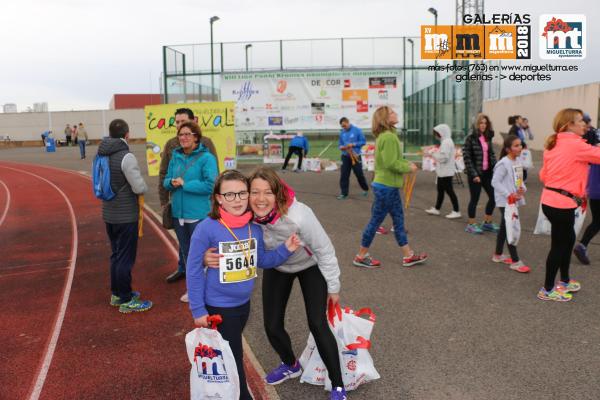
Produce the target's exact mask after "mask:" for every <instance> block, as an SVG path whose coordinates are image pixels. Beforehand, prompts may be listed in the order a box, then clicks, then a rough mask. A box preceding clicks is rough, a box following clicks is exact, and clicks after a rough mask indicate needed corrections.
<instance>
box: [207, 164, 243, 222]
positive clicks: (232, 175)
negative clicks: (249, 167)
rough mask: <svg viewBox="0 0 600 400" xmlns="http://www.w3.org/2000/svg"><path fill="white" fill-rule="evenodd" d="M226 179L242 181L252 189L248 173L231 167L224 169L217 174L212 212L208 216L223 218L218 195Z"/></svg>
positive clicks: (211, 197) (212, 199)
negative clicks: (247, 176)
mask: <svg viewBox="0 0 600 400" xmlns="http://www.w3.org/2000/svg"><path fill="white" fill-rule="evenodd" d="M225 181H240V182H243V183H244V185H246V190H248V191H250V183H249V181H248V178H246V175H244V174H242V173H241V172H240V171H237V170H235V169H230V170H227V171H223V172H221V173H220V174H219V176H217V180H216V181H215V186H214V187H213V192H212V195H211V196H210V202H211V206H210V212H209V213H208V216H209V217H210V218H212V219H219V218H221V213H220V211H219V207H220V205H219V201H218V200H217V195H218V194H221V184H222V183H223V182H225Z"/></svg>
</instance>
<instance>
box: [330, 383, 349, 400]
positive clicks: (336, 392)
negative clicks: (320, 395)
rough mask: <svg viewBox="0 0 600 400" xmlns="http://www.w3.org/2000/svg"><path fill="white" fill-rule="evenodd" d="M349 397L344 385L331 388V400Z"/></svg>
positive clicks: (344, 399)
mask: <svg viewBox="0 0 600 400" xmlns="http://www.w3.org/2000/svg"><path fill="white" fill-rule="evenodd" d="M347 399H348V397H347V396H346V390H344V388H342V387H339V386H338V387H334V388H333V389H331V396H330V397H329V400H347Z"/></svg>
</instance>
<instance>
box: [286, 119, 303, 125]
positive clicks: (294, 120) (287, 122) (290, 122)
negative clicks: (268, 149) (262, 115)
mask: <svg viewBox="0 0 600 400" xmlns="http://www.w3.org/2000/svg"><path fill="white" fill-rule="evenodd" d="M298 121H300V117H285V119H284V122H285V124H286V125H287V124H295V123H297V122H298Z"/></svg>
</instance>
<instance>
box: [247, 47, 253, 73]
mask: <svg viewBox="0 0 600 400" xmlns="http://www.w3.org/2000/svg"><path fill="white" fill-rule="evenodd" d="M250 47H252V45H251V44H247V45H246V71H248V49H249V48H250Z"/></svg>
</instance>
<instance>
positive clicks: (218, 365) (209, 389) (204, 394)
mask: <svg viewBox="0 0 600 400" xmlns="http://www.w3.org/2000/svg"><path fill="white" fill-rule="evenodd" d="M207 321H208V324H209V328H196V329H194V330H193V331H191V332H189V333H188V334H187V335H185V346H186V349H187V355H188V359H189V360H190V364H192V368H191V369H190V399H191V400H204V399H238V398H239V397H240V382H239V377H238V372H237V366H236V362H235V358H234V356H233V352H232V351H231V347H230V346H229V343H228V342H227V341H226V340H224V339H223V337H222V336H221V334H220V333H219V332H218V331H217V330H216V329H217V325H219V324H220V323H221V322H223V319H222V318H221V316H220V315H211V316H209V317H208V318H207Z"/></svg>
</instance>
